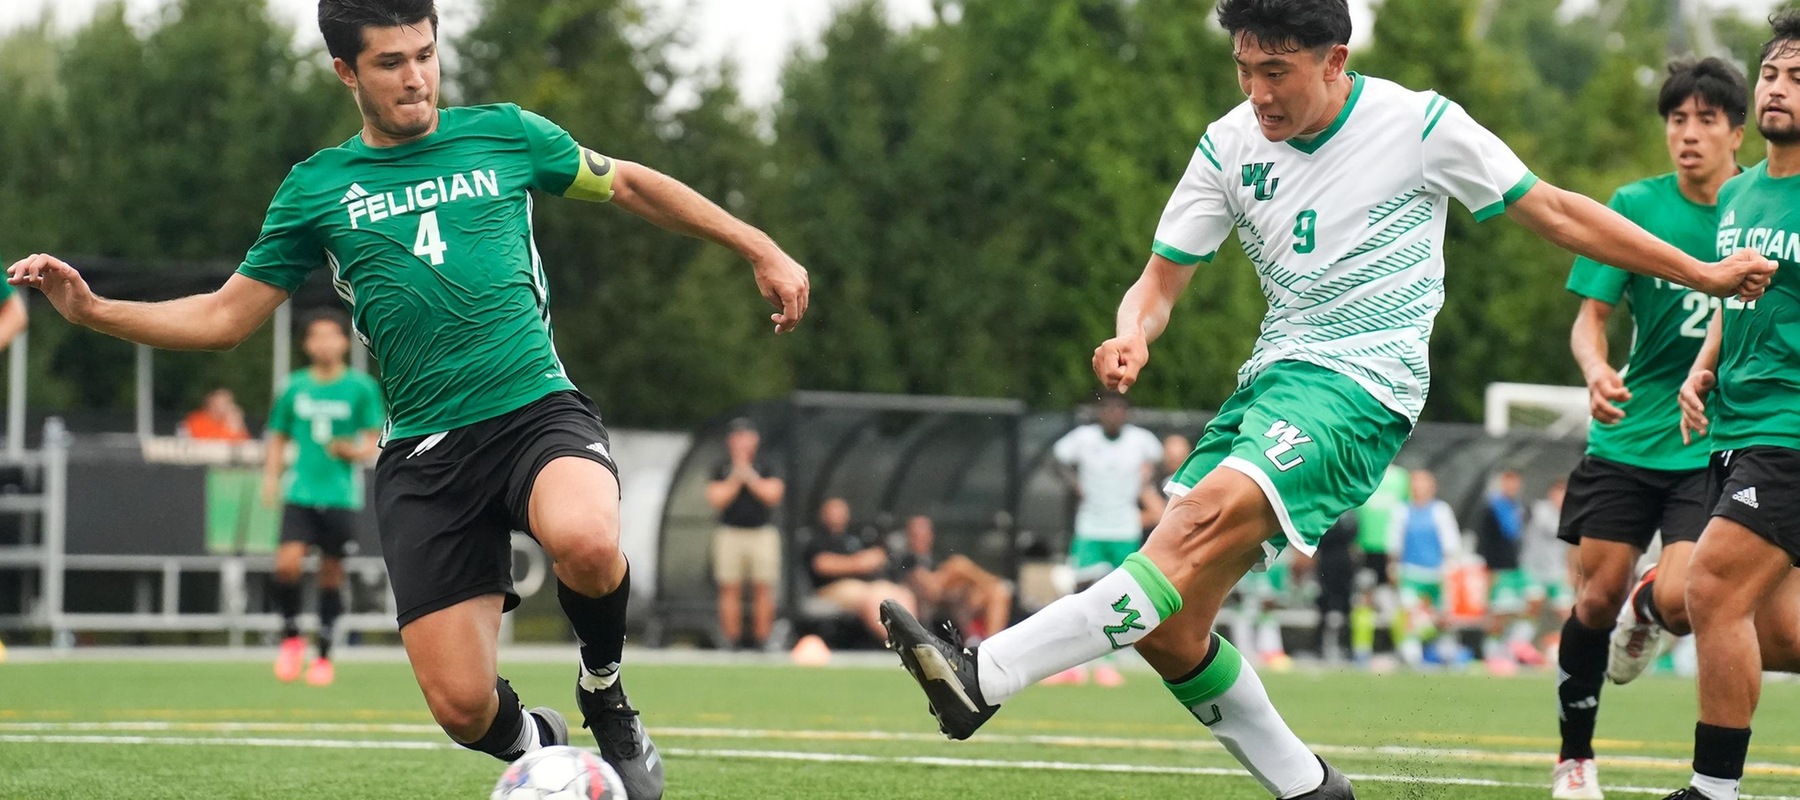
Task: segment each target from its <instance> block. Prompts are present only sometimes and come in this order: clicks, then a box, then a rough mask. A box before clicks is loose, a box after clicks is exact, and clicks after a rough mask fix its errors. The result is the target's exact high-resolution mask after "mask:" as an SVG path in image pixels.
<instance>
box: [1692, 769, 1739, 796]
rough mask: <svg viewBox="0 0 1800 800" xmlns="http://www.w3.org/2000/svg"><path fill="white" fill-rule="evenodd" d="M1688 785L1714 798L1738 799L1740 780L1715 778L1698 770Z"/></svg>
mask: <svg viewBox="0 0 1800 800" xmlns="http://www.w3.org/2000/svg"><path fill="white" fill-rule="evenodd" d="M1688 785H1689V786H1692V787H1694V788H1696V789H1699V790H1700V791H1702V792H1705V793H1706V796H1707V797H1710V798H1712V800H1738V782H1737V781H1734V780H1732V779H1730V778H1715V777H1713V776H1711V775H1701V774H1700V773H1698V772H1696V773H1694V777H1693V779H1692V780H1690V781H1688Z"/></svg>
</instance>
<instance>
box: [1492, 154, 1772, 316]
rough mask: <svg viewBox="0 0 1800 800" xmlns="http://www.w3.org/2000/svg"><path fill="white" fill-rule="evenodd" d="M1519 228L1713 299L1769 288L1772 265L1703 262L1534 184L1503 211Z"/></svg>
mask: <svg viewBox="0 0 1800 800" xmlns="http://www.w3.org/2000/svg"><path fill="white" fill-rule="evenodd" d="M1506 213H1507V216H1510V217H1512V218H1513V219H1514V220H1516V221H1517V222H1518V223H1519V224H1520V225H1524V226H1525V227H1526V228H1527V229H1529V230H1530V231H1531V232H1532V233H1535V234H1537V235H1539V236H1541V237H1543V238H1544V239H1545V240H1546V241H1548V242H1550V243H1551V244H1554V245H1556V246H1557V247H1561V248H1562V249H1564V250H1567V251H1569V252H1571V253H1574V254H1576V255H1580V256H1587V257H1588V258H1590V259H1593V260H1595V261H1598V262H1600V263H1602V264H1611V265H1612V266H1615V267H1618V268H1620V269H1624V270H1629V271H1631V272H1636V273H1638V274H1640V275H1648V276H1650V277H1652V278H1662V279H1663V280H1666V281H1670V282H1673V283H1679V284H1681V285H1683V286H1687V287H1691V288H1694V289H1698V290H1700V291H1702V292H1705V293H1707V294H1710V295H1713V296H1715V297H1730V296H1732V295H1737V296H1739V297H1742V298H1743V299H1745V300H1754V299H1756V298H1757V297H1760V296H1762V293H1763V291H1764V290H1766V289H1768V288H1769V278H1770V276H1772V275H1773V274H1774V272H1775V262H1773V261H1770V260H1768V259H1766V258H1763V257H1762V256H1760V255H1757V254H1756V252H1755V251H1752V250H1740V251H1738V252H1737V253H1735V254H1733V255H1732V256H1731V257H1730V258H1727V259H1725V260H1723V261H1720V262H1718V263H1716V264H1706V263H1703V262H1701V261H1700V260H1699V259H1696V258H1694V257H1693V256H1690V255H1688V254H1686V253H1683V252H1682V251H1681V250H1680V249H1679V248H1677V247H1675V246H1674V245H1672V244H1669V243H1668V242H1665V241H1663V240H1661V239H1658V238H1656V237H1655V236H1652V235H1650V233H1648V232H1646V231H1645V230H1644V229H1643V228H1640V227H1638V226H1637V225H1635V224H1633V223H1632V222H1631V220H1628V219H1626V218H1624V217H1623V216H1620V215H1619V212H1617V211H1614V210H1612V209H1610V208H1607V207H1606V206H1604V205H1601V204H1600V203H1596V202H1594V201H1593V200H1592V199H1590V198H1587V197H1584V196H1582V195H1579V194H1576V193H1574V192H1571V191H1567V190H1564V189H1559V188H1557V187H1555V186H1551V185H1550V184H1548V183H1545V182H1543V181H1539V182H1538V183H1537V185H1536V186H1533V187H1531V190H1530V191H1527V192H1526V193H1525V195H1524V196H1523V197H1520V198H1519V200H1518V202H1515V203H1513V204H1512V205H1511V206H1509V207H1508V208H1507V210H1506Z"/></svg>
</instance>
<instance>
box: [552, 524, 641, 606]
mask: <svg viewBox="0 0 1800 800" xmlns="http://www.w3.org/2000/svg"><path fill="white" fill-rule="evenodd" d="M556 566H557V573H558V574H559V575H560V576H562V577H563V579H564V581H565V582H567V583H568V584H569V588H571V589H574V590H576V591H578V592H581V593H583V594H588V595H591V596H595V597H598V596H602V595H606V594H610V593H611V592H612V591H613V590H614V589H617V588H619V582H620V581H621V580H623V579H624V578H625V559H624V555H623V554H622V553H621V551H620V550H619V540H618V537H616V536H599V535H588V536H581V537H575V538H574V539H572V540H571V541H569V542H567V543H565V544H564V545H563V547H562V548H561V552H559V553H558V554H557V556H556Z"/></svg>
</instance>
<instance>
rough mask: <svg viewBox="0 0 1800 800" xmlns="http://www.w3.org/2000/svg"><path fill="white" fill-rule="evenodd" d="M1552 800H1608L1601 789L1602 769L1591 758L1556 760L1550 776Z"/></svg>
mask: <svg viewBox="0 0 1800 800" xmlns="http://www.w3.org/2000/svg"><path fill="white" fill-rule="evenodd" d="M1550 798H1551V800H1606V795H1605V794H1603V793H1601V791H1600V769H1599V767H1597V766H1595V765H1594V760H1593V759H1591V758H1570V759H1564V760H1562V761H1558V762H1556V771H1555V772H1554V773H1551V778H1550Z"/></svg>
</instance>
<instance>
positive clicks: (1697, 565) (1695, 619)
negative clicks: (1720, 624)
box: [1683, 558, 1744, 626]
mask: <svg viewBox="0 0 1800 800" xmlns="http://www.w3.org/2000/svg"><path fill="white" fill-rule="evenodd" d="M1734 593H1735V590H1734V587H1733V585H1732V581H1731V579H1730V577H1729V576H1727V575H1723V574H1721V573H1720V572H1718V571H1717V570H1715V569H1713V567H1712V566H1711V565H1709V564H1707V563H1705V562H1704V561H1702V560H1701V559H1698V558H1696V559H1694V562H1693V563H1692V564H1691V565H1690V566H1689V567H1688V576H1687V593H1686V597H1685V598H1684V599H1685V600H1686V602H1685V603H1683V608H1684V610H1686V611H1687V615H1688V620H1689V623H1690V624H1692V625H1694V626H1700V625H1706V624H1708V623H1710V622H1712V621H1713V620H1717V619H1724V618H1726V617H1729V616H1733V615H1737V614H1741V613H1743V611H1744V609H1739V608H1733V607H1732V606H1734V605H1741V604H1740V603H1737V602H1736V598H1735V597H1734V596H1733V595H1734Z"/></svg>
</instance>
